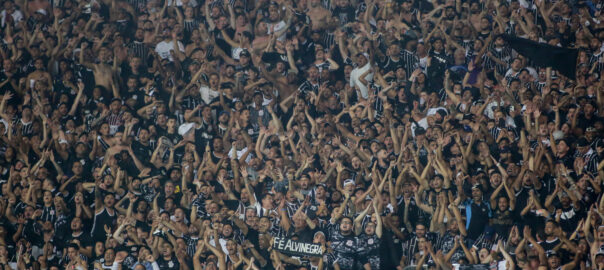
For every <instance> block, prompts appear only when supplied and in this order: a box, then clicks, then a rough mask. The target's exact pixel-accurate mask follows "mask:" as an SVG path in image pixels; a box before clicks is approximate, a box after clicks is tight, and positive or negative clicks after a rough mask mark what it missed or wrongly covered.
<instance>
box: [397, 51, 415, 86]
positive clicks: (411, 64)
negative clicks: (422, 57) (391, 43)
mask: <svg viewBox="0 0 604 270" xmlns="http://www.w3.org/2000/svg"><path fill="white" fill-rule="evenodd" d="M401 61H403V67H404V68H405V73H406V74H407V79H409V76H411V73H413V71H415V70H416V69H417V68H418V67H419V58H418V57H417V55H416V54H415V53H413V52H410V51H407V50H402V51H401Z"/></svg>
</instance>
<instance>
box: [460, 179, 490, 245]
mask: <svg viewBox="0 0 604 270" xmlns="http://www.w3.org/2000/svg"><path fill="white" fill-rule="evenodd" d="M457 188H458V194H459V196H460V197H461V199H462V201H464V203H463V205H464V207H465V211H466V219H467V220H466V230H467V232H468V238H469V239H471V240H477V238H478V236H480V235H481V234H482V233H483V232H484V230H485V228H486V226H487V225H488V224H489V218H491V216H492V214H491V206H490V205H489V203H488V202H486V201H484V200H483V198H482V195H483V192H482V189H481V186H480V185H478V184H477V185H474V186H472V197H471V198H467V199H466V195H465V191H464V190H463V187H462V185H458V187H457Z"/></svg>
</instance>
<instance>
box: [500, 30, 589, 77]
mask: <svg viewBox="0 0 604 270" xmlns="http://www.w3.org/2000/svg"><path fill="white" fill-rule="evenodd" d="M503 39H505V40H506V41H507V42H508V43H509V44H510V47H512V49H514V50H516V51H517V52H518V53H519V54H522V55H524V56H525V57H527V58H529V59H531V60H533V62H534V63H535V64H536V65H539V66H544V67H552V68H553V69H555V70H558V71H559V72H560V73H562V74H563V75H564V76H566V77H568V78H570V79H573V80H574V79H575V77H576V75H575V72H576V70H577V56H578V54H579V50H577V49H570V48H561V47H556V46H552V45H549V44H544V43H538V42H535V41H532V40H530V39H525V38H518V37H514V36H510V35H503Z"/></svg>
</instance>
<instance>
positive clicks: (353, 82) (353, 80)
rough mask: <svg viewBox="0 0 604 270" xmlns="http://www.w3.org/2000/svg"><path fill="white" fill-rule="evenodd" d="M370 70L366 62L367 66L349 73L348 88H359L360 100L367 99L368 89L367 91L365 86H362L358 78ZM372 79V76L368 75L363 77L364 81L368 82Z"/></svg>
mask: <svg viewBox="0 0 604 270" xmlns="http://www.w3.org/2000/svg"><path fill="white" fill-rule="evenodd" d="M370 68H371V65H370V64H369V62H367V64H365V65H364V66H363V67H361V68H358V67H357V68H355V69H353V70H352V72H350V86H351V87H356V86H358V87H359V90H360V92H361V93H360V95H361V97H362V98H364V99H367V98H369V89H367V86H366V85H364V84H363V83H362V82H361V80H360V77H361V75H363V73H365V72H367V70H369V69H370ZM372 79H373V74H368V75H367V76H365V80H367V81H370V80H372Z"/></svg>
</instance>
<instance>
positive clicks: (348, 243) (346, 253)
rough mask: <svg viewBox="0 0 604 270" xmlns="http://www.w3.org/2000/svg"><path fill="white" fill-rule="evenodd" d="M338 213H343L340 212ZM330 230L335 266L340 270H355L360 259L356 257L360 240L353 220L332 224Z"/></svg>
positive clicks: (342, 219)
mask: <svg viewBox="0 0 604 270" xmlns="http://www.w3.org/2000/svg"><path fill="white" fill-rule="evenodd" d="M341 208H343V206H342V207H341ZM343 210H344V209H342V210H341V211H343ZM336 211H337V210H336ZM338 213H341V212H340V211H338ZM332 221H333V218H332ZM328 229H329V241H330V242H331V248H332V249H333V251H334V255H335V261H334V262H333V264H334V265H335V264H337V265H338V266H339V268H340V269H353V268H354V267H355V265H356V264H357V263H358V261H357V260H358V259H360V258H357V256H356V252H357V251H358V248H359V239H358V238H357V237H356V236H354V231H353V220H352V218H350V217H346V216H345V217H342V218H341V219H340V221H339V222H338V223H335V224H334V223H331V224H330V225H329V226H328Z"/></svg>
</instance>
